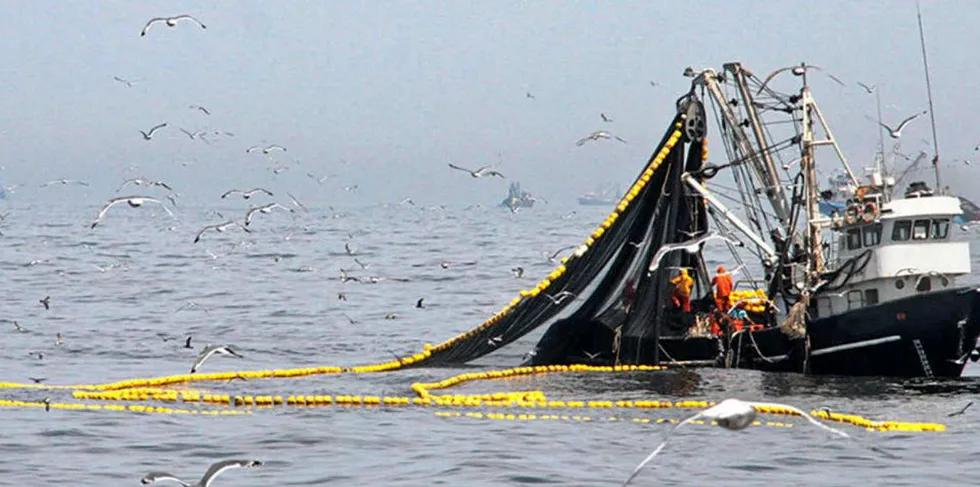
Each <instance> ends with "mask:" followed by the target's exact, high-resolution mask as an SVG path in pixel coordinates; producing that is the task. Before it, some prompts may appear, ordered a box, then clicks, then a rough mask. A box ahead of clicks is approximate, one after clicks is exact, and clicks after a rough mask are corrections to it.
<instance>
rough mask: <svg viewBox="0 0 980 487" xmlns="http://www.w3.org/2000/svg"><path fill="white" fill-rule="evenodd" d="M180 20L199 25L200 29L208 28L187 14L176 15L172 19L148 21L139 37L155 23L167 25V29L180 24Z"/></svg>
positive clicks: (159, 18)
mask: <svg viewBox="0 0 980 487" xmlns="http://www.w3.org/2000/svg"><path fill="white" fill-rule="evenodd" d="M181 20H187V21H190V22H194V23H196V24H197V25H200V26H201V28H202V29H207V28H208V26H206V25H204V24H202V23H201V21H200V20H197V19H195V18H194V17H191V16H190V15H187V14H182V15H177V16H174V17H154V18H152V19H150V20H149V21H148V22H147V23H146V25H145V26H143V31H142V32H140V37H143V36H145V35H146V33H147V32H148V31H149V30H150V27H153V24H156V23H157V22H163V23H164V24H166V25H167V27H176V26H177V23H178V22H180V21H181Z"/></svg>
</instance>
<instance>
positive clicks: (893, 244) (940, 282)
mask: <svg viewBox="0 0 980 487" xmlns="http://www.w3.org/2000/svg"><path fill="white" fill-rule="evenodd" d="M909 189H910V191H909V192H907V193H906V195H905V196H906V197H905V198H901V199H893V200H891V201H888V202H886V203H883V204H881V205H880V206H879V205H878V201H881V199H880V198H862V199H855V200H852V201H849V202H848V205H847V207H846V210H845V215H844V217H840V216H835V217H834V219H833V224H832V228H833V230H834V233H835V234H836V240H837V242H836V245H835V247H836V248H835V249H834V252H833V254H834V257H835V258H834V259H833V260H832V261H831V262H830V265H829V266H828V268H830V269H840V270H841V275H839V276H837V278H836V279H834V281H832V282H831V283H830V285H829V287H830V289H827V290H826V291H825V292H821V293H818V294H817V296H816V312H817V315H818V316H817V317H826V316H831V315H835V314H838V313H842V312H845V311H849V310H853V309H858V308H862V307H865V306H872V305H876V304H879V303H883V302H887V301H893V300H897V299H902V298H906V297H910V296H913V295H915V294H918V293H929V292H936V291H943V290H947V289H952V288H954V287H956V279H957V277H959V276H962V275H964V274H969V273H970V248H969V243H968V242H958V241H953V239H952V232H951V229H950V227H951V224H952V223H953V220H954V218H956V217H957V216H959V215H960V214H962V210H961V209H960V202H959V199H958V198H956V197H953V196H934V195H932V192H931V191H929V190H927V189H923V188H920V187H910V188H909Z"/></svg>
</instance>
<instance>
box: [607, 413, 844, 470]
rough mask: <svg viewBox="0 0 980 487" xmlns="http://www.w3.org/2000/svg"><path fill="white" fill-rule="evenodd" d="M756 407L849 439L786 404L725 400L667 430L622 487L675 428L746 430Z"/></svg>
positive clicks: (753, 418) (754, 414)
mask: <svg viewBox="0 0 980 487" xmlns="http://www.w3.org/2000/svg"><path fill="white" fill-rule="evenodd" d="M758 407H765V408H770V407H771V408H782V409H787V410H789V411H792V412H794V413H796V414H799V415H800V416H803V417H804V418H806V420H807V421H809V422H810V423H812V424H814V425H816V426H818V427H820V428H821V429H824V430H827V431H829V432H831V433H833V434H835V435H838V436H842V437H844V438H850V437H851V436H850V435H848V434H847V433H845V432H843V431H840V430H837V429H834V428H831V427H830V426H827V425H825V424H823V423H821V422H820V421H817V420H816V419H814V418H813V417H812V416H810V415H809V414H807V413H805V412H804V411H803V410H801V409H799V408H796V407H794V406H790V405H787V404H777V403H759V402H747V401H740V400H738V399H725V400H724V401H722V402H720V403H718V404H717V405H715V406H712V407H710V408H708V409H705V410H704V411H701V412H699V413H697V414H695V415H693V416H690V417H688V418H687V419H685V420H683V421H681V422H680V423H677V425H676V426H674V427H672V428H671V429H669V430H667V433H666V434H664V439H663V441H661V442H660V445H657V448H655V449H654V450H653V452H651V453H650V455H648V456H647V457H646V458H644V459H643V461H642V462H640V464H639V465H637V466H636V468H634V469H633V473H631V474H630V476H629V478H628V479H626V482H623V487H626V485H628V484H629V483H630V482H632V481H633V479H634V478H636V475H637V474H638V473H640V470H642V469H643V467H645V466H646V464H648V463H650V461H651V460H653V457H655V456H657V454H658V453H660V450H663V448H664V446H666V445H667V439H668V438H670V435H671V434H673V433H674V431H676V430H677V428H680V427H681V426H684V425H685V424H688V423H690V422H693V421H695V420H698V419H701V418H704V419H707V420H714V421H715V422H716V423H718V426H721V427H722V428H725V429H727V430H731V431H738V430H743V429H745V428H748V427H749V426H750V425H751V424H752V422H753V421H755V416H756V408H758Z"/></svg>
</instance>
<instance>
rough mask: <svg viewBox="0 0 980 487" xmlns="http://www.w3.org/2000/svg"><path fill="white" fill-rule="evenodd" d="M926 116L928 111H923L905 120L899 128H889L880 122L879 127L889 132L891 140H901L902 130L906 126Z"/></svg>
mask: <svg viewBox="0 0 980 487" xmlns="http://www.w3.org/2000/svg"><path fill="white" fill-rule="evenodd" d="M925 114H926V111H925V110H923V111H921V112H919V113H916V114H915V115H912V116H911V117H909V118H906V119H905V120H902V123H900V124H898V127H897V128H891V127H889V126H887V125H885V124H883V123H881V122H878V125H881V126H882V127H884V128H885V130H887V131H888V135H889V136H890V137H891V138H893V139H898V138H901V137H902V129H904V128H905V126H906V125H908V124H909V122H911V121H912V120H915V119H916V118H917V117H920V116H922V115H925Z"/></svg>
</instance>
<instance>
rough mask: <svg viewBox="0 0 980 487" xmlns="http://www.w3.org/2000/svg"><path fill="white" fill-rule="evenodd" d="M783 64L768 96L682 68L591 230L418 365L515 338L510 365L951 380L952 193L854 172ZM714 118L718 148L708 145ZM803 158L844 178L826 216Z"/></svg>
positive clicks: (966, 293) (969, 304) (963, 292)
mask: <svg viewBox="0 0 980 487" xmlns="http://www.w3.org/2000/svg"><path fill="white" fill-rule="evenodd" d="M788 72H789V73H793V74H795V75H797V76H796V77H795V78H794V79H795V80H797V81H798V85H799V88H798V89H796V90H793V91H790V92H786V93H784V92H780V91H776V90H775V89H774V88H773V87H772V86H770V85H767V84H766V83H763V82H762V80H760V79H759V78H758V77H756V76H755V75H754V74H753V73H752V71H750V70H748V69H747V68H746V67H744V66H742V64H740V63H738V62H733V63H728V64H725V65H724V66H723V68H722V69H721V70H720V71H715V70H714V69H711V68H708V69H701V70H695V69H692V68H688V69H687V70H686V71H685V76H688V77H690V78H691V88H690V91H689V92H688V93H686V94H684V95H683V96H682V97H680V98H679V99H678V100H677V102H676V113H675V115H674V117H673V118H672V120H671V121H670V123H669V124H668V125H667V129H666V132H665V134H664V136H663V138H662V139H661V141H660V143H659V144H658V146H657V147H656V149H655V150H654V151H653V153H652V155H651V156H650V158H649V159H648V160H647V162H646V164H645V166H644V167H643V168H642V170H641V172H640V174H639V175H638V176H637V178H636V180H634V182H633V184H632V185H631V186H630V188H629V190H627V191H626V192H625V193H624V194H623V195H622V197H621V198H620V199H619V200H618V202H617V204H616V207H615V209H614V210H613V211H612V213H610V215H609V216H608V217H607V218H606V219H605V220H604V221H603V222H602V223H601V225H600V226H599V227H598V228H596V230H595V231H594V232H593V233H592V234H591V235H590V236H589V237H588V238H587V239H586V240H585V241H584V242H583V243H582V244H581V245H578V246H573V249H572V250H571V252H570V253H569V254H568V255H566V256H565V257H562V258H561V262H560V264H559V265H558V266H557V267H556V268H555V269H554V270H553V271H552V272H551V273H550V274H548V276H546V277H545V278H544V279H542V280H541V281H540V282H539V283H538V284H537V285H536V286H534V287H533V288H530V289H525V290H523V291H521V292H520V293H519V295H518V296H517V297H515V298H514V299H513V300H512V301H511V302H510V303H508V304H507V305H506V306H505V307H504V308H503V309H502V310H501V311H500V312H498V313H497V314H495V315H494V316H492V317H490V318H489V319H488V320H487V321H486V322H484V323H483V324H482V325H480V326H479V327H477V328H476V329H474V330H471V331H469V332H466V333H464V334H462V335H460V336H457V337H454V338H453V339H450V340H449V341H447V342H444V343H442V344H440V345H438V346H435V347H429V348H427V350H426V352H425V354H424V358H423V357H420V358H419V359H418V360H417V363H420V364H422V363H459V362H468V361H471V360H474V359H476V358H478V357H480V356H483V355H486V354H488V353H492V352H494V351H496V350H499V349H501V348H503V347H505V346H507V345H509V344H510V343H513V342H517V341H519V340H522V339H525V337H528V338H527V339H529V340H533V347H532V348H531V350H530V351H529V352H528V353H527V354H526V355H525V364H527V365H547V364H576V363H588V364H604V365H619V364H636V365H640V364H644V365H667V366H671V365H673V366H709V367H725V368H749V369H758V370H766V371H780V372H802V373H807V374H834V375H848V376H869V375H870V376H900V377H957V376H959V375H960V374H961V373H962V371H963V368H964V366H965V363H966V362H967V361H968V359H971V358H972V359H974V360H976V359H977V358H980V351H978V350H976V349H975V347H976V342H977V337H978V335H980V289H978V288H977V287H974V286H970V285H967V284H964V283H963V281H964V280H965V278H966V277H967V276H969V274H970V272H971V266H970V263H971V261H970V247H969V243H968V242H964V241H957V240H955V239H952V238H951V231H950V227H951V224H952V222H953V220H954V219H955V218H957V217H958V216H961V215H962V210H961V208H960V201H959V199H958V198H956V197H955V196H950V195H946V194H943V193H942V190H939V189H933V188H931V187H930V186H929V185H928V184H926V183H925V182H922V181H916V182H913V183H911V184H909V185H907V186H906V187H905V188H902V189H901V190H897V191H896V188H895V178H893V177H891V176H889V175H887V174H884V173H882V172H881V171H878V170H874V169H872V170H871V171H870V172H869V173H868V174H866V175H863V176H861V177H859V176H858V175H857V174H855V172H854V171H853V170H852V169H851V166H850V165H849V163H848V160H847V159H846V158H845V156H844V153H843V151H842V150H841V148H840V146H839V145H838V144H837V141H836V139H835V138H834V136H833V134H832V132H831V129H830V124H829V122H828V120H827V119H826V118H825V117H824V114H823V113H822V111H821V109H820V107H819V105H818V103H817V101H816V99H815V96H814V94H813V93H812V92H811V88H810V85H809V84H808V79H807V78H808V76H807V75H808V73H810V72H811V71H809V70H808V69H807V68H806V65H805V64H804V65H800V66H797V67H796V68H794V69H792V70H790V71H788ZM780 81H782V79H780ZM709 110H710V111H713V112H714V113H713V114H711V113H710V112H709ZM713 120H718V121H720V122H719V123H718V124H717V127H715V128H714V129H715V130H717V138H718V139H719V140H720V142H719V143H717V145H718V147H720V148H721V157H720V159H711V158H710V157H709V152H708V137H709V133H710V131H711V129H712V127H711V123H710V121H713ZM937 145H938V144H934V146H937ZM934 160H935V161H937V162H938V155H937V156H936V157H935V159H934ZM818 166H819V167H820V168H822V170H824V171H829V170H830V169H831V168H832V167H833V166H838V167H839V169H840V171H841V174H843V175H844V176H842V180H841V182H845V183H846V186H849V187H853V188H854V191H853V194H851V195H849V196H848V197H847V198H846V200H845V201H844V204H843V205H842V206H841V207H840V208H839V209H837V211H834V212H831V215H830V216H827V215H824V214H822V213H821V211H820V203H821V201H824V200H825V199H826V198H824V197H823V196H824V195H822V193H824V192H825V191H827V188H826V187H824V188H823V189H822V188H821V182H820V180H819V178H818V177H817V167H818ZM933 166H934V167H935V174H936V183H935V188H942V186H941V184H940V172H939V165H938V164H933ZM726 255H727V257H726ZM718 264H727V266H728V267H729V268H730V269H732V272H731V274H733V275H734V277H735V280H734V283H733V284H734V286H733V287H734V289H733V290H732V292H731V293H730V295H729V296H727V297H723V296H716V295H714V292H713V288H712V279H713V275H712V274H713V273H714V272H715V270H714V269H713V267H712V266H714V265H718ZM680 273H684V274H685V275H686V276H688V279H690V282H689V284H690V293H689V295H690V301H689V302H683V300H681V299H679V295H678V287H679V286H677V285H676V283H678V282H683V280H680V281H679V279H681V278H679V277H678V276H679V274H680ZM535 330H543V333H540V334H538V333H534V331H535Z"/></svg>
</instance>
